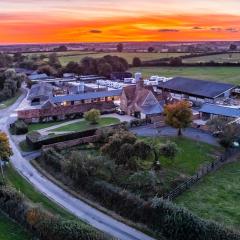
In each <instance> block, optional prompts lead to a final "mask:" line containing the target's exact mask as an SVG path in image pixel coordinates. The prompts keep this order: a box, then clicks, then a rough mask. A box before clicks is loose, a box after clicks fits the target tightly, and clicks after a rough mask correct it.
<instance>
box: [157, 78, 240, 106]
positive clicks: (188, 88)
mask: <svg viewBox="0 0 240 240" xmlns="http://www.w3.org/2000/svg"><path fill="white" fill-rule="evenodd" d="M235 88H236V86H235V85H233V84H228V83H219V82H212V81H206V80H199V79H192V78H184V77H175V78H172V79H171V80H169V81H166V82H160V83H159V85H158V89H160V90H161V91H165V92H170V93H171V94H172V96H173V97H175V98H178V99H189V100H192V101H198V102H212V103H214V102H215V101H216V100H217V99H220V98H227V97H229V96H230V95H231V92H232V91H233V90H234V89H235Z"/></svg>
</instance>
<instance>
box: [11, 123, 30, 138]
mask: <svg viewBox="0 0 240 240" xmlns="http://www.w3.org/2000/svg"><path fill="white" fill-rule="evenodd" d="M10 128H11V129H12V131H13V133H14V134H16V135H22V134H26V133H27V132H28V125H27V124H26V123H25V122H24V121H23V120H17V121H16V122H14V123H13V124H11V125H10Z"/></svg>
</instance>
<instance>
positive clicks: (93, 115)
mask: <svg viewBox="0 0 240 240" xmlns="http://www.w3.org/2000/svg"><path fill="white" fill-rule="evenodd" d="M100 115H101V114H100V111H99V110H97V109H91V110H90V111H88V112H86V113H85V114H84V118H85V120H86V121H88V122H90V123H91V124H97V123H98V120H99V118H100Z"/></svg>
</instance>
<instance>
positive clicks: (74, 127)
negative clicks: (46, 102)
mask: <svg viewBox="0 0 240 240" xmlns="http://www.w3.org/2000/svg"><path fill="white" fill-rule="evenodd" d="M117 123H120V120H119V119H117V118H111V117H103V118H100V119H99V121H98V124H94V125H92V124H90V123H89V122H87V121H86V120H82V121H80V122H76V123H72V124H68V125H65V126H62V127H59V128H56V129H53V130H51V131H52V132H70V131H71V132H72V131H78V132H79V131H85V130H89V129H93V128H100V127H104V126H108V125H111V124H117Z"/></svg>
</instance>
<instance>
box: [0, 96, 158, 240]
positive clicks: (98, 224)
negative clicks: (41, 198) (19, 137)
mask: <svg viewBox="0 0 240 240" xmlns="http://www.w3.org/2000/svg"><path fill="white" fill-rule="evenodd" d="M22 99H23V98H20V99H19V100H18V101H17V102H16V103H15V104H14V105H13V106H11V107H10V108H9V109H5V110H4V115H3V114H2V112H1V111H0V129H1V130H2V131H5V132H7V133H8V131H7V125H8V123H9V122H10V121H12V120H11V119H10V117H8V116H10V115H11V114H12V113H13V112H14V110H15V109H16V108H17V107H18V105H19V104H20V103H21V100H22ZM8 135H9V133H8ZM9 138H10V144H11V147H12V149H13V153H14V154H13V156H12V158H11V162H12V164H13V166H14V167H15V168H16V170H17V171H18V172H19V173H20V174H21V175H22V176H24V177H25V178H26V179H28V181H29V182H30V183H32V184H33V185H34V186H35V187H36V188H37V189H38V190H39V191H40V192H42V193H43V194H44V195H46V196H47V197H48V198H50V199H52V200H53V201H55V202H56V203H58V204H59V205H61V206H63V207H64V208H66V209H67V210H69V212H71V213H73V214H74V215H76V216H77V217H79V218H80V219H82V220H83V221H85V222H87V223H89V224H90V225H92V226H94V227H95V228H97V229H99V230H101V231H103V232H106V233H108V234H110V235H112V236H113V237H115V238H118V239H122V240H154V239H153V238H151V237H149V236H147V235H145V234H144V233H142V232H140V231H138V230H136V229H134V228H132V227H129V226H127V225H125V224H123V223H121V222H119V221H117V220H115V219H113V218H112V217H110V216H108V215H106V214H104V213H102V212H100V211H98V210H96V209H94V208H93V207H91V206H89V205H87V204H86V203H84V202H83V201H81V200H79V199H77V198H75V197H73V196H71V195H70V194H69V193H67V192H65V191H64V190H62V189H61V188H59V187H58V186H57V185H55V184H54V183H52V182H51V181H49V180H48V179H46V178H45V177H43V176H42V175H41V174H40V173H39V172H38V171H37V170H36V169H35V168H34V167H33V166H32V165H31V164H30V163H29V161H28V160H27V159H26V158H24V157H23V156H22V155H21V153H20V151H19V149H18V148H17V147H16V145H15V144H14V142H13V141H12V140H11V137H10V136H9Z"/></svg>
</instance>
